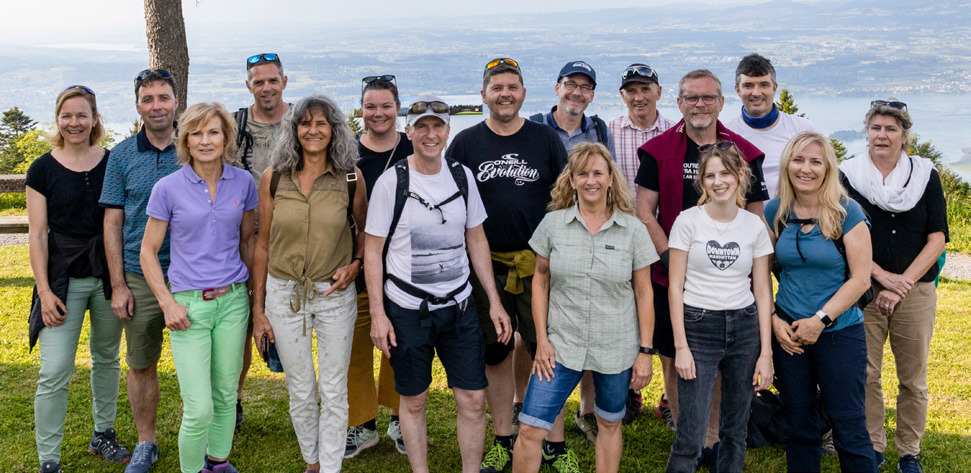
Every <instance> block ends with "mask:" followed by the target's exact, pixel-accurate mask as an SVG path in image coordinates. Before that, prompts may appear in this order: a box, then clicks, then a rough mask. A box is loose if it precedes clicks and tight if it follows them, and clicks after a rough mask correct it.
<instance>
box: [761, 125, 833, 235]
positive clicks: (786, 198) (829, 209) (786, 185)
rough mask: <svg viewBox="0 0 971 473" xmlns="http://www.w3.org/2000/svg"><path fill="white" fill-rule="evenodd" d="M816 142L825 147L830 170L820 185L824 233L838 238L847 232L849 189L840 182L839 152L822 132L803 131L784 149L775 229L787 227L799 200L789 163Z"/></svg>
mask: <svg viewBox="0 0 971 473" xmlns="http://www.w3.org/2000/svg"><path fill="white" fill-rule="evenodd" d="M812 143H816V144H818V145H819V147H820V148H822V149H823V159H824V162H825V163H826V173H825V174H824V175H823V182H822V184H821V185H820V188H819V191H818V192H819V229H820V230H821V231H822V232H823V235H824V236H825V237H826V238H828V239H830V240H836V239H837V238H839V237H841V236H842V235H843V220H845V219H846V209H845V208H843V201H844V200H846V199H848V198H849V196H847V194H846V189H843V186H842V185H841V184H840V180H839V163H838V162H837V160H836V152H835V151H833V145H832V144H831V143H830V142H829V140H828V139H827V138H826V137H825V136H823V135H822V134H820V133H817V132H815V131H803V132H800V133H798V134H797V135H796V136H793V137H792V139H791V140H789V143H786V147H785V149H783V150H782V159H781V160H780V163H779V210H778V212H777V213H776V214H775V219H774V220H773V221H772V229H773V230H774V231H775V232H776V235H778V234H779V229H781V228H784V227H785V225H786V220H787V219H788V218H789V216H790V215H791V214H792V206H793V204H794V203H795V200H796V193H795V191H793V189H792V182H791V181H790V180H789V163H790V162H791V161H792V159H793V158H794V157H796V155H798V154H799V153H801V152H802V151H803V150H804V149H806V146H808V145H810V144H812Z"/></svg>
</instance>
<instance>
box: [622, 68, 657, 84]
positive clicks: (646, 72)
mask: <svg viewBox="0 0 971 473" xmlns="http://www.w3.org/2000/svg"><path fill="white" fill-rule="evenodd" d="M634 76H641V77H650V78H651V79H654V82H657V71H655V70H654V69H651V66H630V67H628V68H627V69H624V72H623V73H621V75H620V80H621V81H625V80H627V79H630V78H631V77H634Z"/></svg>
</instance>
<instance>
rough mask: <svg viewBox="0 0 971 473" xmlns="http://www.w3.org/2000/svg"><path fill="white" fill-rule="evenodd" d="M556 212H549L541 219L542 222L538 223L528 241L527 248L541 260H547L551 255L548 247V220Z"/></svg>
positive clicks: (549, 223)
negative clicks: (541, 258)
mask: <svg viewBox="0 0 971 473" xmlns="http://www.w3.org/2000/svg"><path fill="white" fill-rule="evenodd" d="M556 214H557V212H550V213H548V214H546V216H544V217H543V220H542V221H541V222H539V226H537V227H536V231H534V232H533V236H532V237H531V238H530V239H529V247H530V248H532V249H533V251H535V252H536V254H537V255H540V256H542V257H543V258H546V259H549V258H550V254H551V253H552V250H553V249H552V248H551V247H550V246H551V245H550V229H549V227H550V225H551V224H552V223H551V222H550V220H551V219H552V218H553V216H554V215H556Z"/></svg>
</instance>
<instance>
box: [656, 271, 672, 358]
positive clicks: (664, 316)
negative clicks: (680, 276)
mask: <svg viewBox="0 0 971 473" xmlns="http://www.w3.org/2000/svg"><path fill="white" fill-rule="evenodd" d="M651 289H653V290H654V348H656V349H657V352H658V353H660V354H661V356H666V357H668V358H674V355H675V350H674V329H673V328H672V327H671V306H670V304H668V288H666V287H664V286H662V285H660V284H658V283H656V282H654V281H651Z"/></svg>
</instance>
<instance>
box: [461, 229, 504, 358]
mask: <svg viewBox="0 0 971 473" xmlns="http://www.w3.org/2000/svg"><path fill="white" fill-rule="evenodd" d="M465 245H466V247H467V248H468V249H469V262H471V263H472V269H473V270H475V275H476V276H477V277H478V278H479V282H480V283H481V284H482V289H483V290H485V293H486V297H488V298H489V318H490V319H492V324H493V325H495V327H496V337H497V338H498V340H499V343H503V344H505V343H507V342H508V341H509V338H510V337H511V336H512V324H511V322H510V321H509V314H507V313H506V309H505V308H503V306H502V301H501V300H499V291H497V290H496V279H495V277H494V276H493V274H492V256H491V253H490V252H489V242H488V241H487V240H486V236H485V230H484V229H483V228H482V224H481V223H480V224H478V225H476V226H474V227H472V228H466V229H465Z"/></svg>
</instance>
